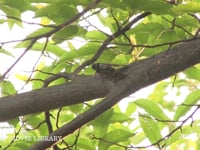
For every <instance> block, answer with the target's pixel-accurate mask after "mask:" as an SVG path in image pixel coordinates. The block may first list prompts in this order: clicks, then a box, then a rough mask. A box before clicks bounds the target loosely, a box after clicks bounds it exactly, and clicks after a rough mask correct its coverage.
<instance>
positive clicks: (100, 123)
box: [91, 109, 113, 137]
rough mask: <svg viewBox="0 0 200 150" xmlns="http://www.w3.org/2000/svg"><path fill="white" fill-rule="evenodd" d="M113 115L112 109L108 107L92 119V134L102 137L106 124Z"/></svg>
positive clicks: (106, 127)
mask: <svg viewBox="0 0 200 150" xmlns="http://www.w3.org/2000/svg"><path fill="white" fill-rule="evenodd" d="M112 116H113V109H110V110H108V111H106V112H105V113H103V114H102V115H100V116H99V117H98V118H97V119H95V120H94V121H92V123H91V124H92V125H93V126H94V135H95V136H97V137H103V136H104V135H105V134H106V133H107V129H108V126H109V124H110V118H111V117H112Z"/></svg>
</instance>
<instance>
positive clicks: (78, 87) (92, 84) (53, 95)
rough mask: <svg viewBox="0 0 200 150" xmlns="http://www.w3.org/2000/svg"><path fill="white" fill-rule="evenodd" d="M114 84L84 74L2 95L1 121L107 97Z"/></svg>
mask: <svg viewBox="0 0 200 150" xmlns="http://www.w3.org/2000/svg"><path fill="white" fill-rule="evenodd" d="M112 84H113V83H112V82H110V81H106V80H102V79H101V78H100V77H98V76H82V77H81V79H78V80H76V81H72V82H70V83H66V84H62V85H57V86H52V87H48V88H43V89H39V90H34V91H31V92H27V93H22V94H17V95H14V96H8V97H2V98H0V122H2V121H7V120H10V119H13V118H16V117H18V116H21V115H25V114H32V113H37V112H42V111H47V110H50V109H54V108H58V107H62V106H66V105H73V104H77V103H82V102H84V101H88V100H91V99H96V98H100V97H105V95H106V94H107V93H108V92H109V90H110V89H111V87H112V86H113V85H112ZM47 104H48V105H47Z"/></svg>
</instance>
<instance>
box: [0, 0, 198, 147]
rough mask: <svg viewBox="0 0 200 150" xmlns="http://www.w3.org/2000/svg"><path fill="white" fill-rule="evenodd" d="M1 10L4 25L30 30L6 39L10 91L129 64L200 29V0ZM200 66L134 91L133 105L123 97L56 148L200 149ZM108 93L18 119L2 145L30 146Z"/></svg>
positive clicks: (65, 1) (44, 0) (38, 3)
mask: <svg viewBox="0 0 200 150" xmlns="http://www.w3.org/2000/svg"><path fill="white" fill-rule="evenodd" d="M0 10H1V11H0V23H1V26H3V25H6V26H8V27H9V28H10V30H11V32H12V31H13V32H14V30H16V28H17V29H20V30H21V31H24V32H22V33H21V34H23V35H22V36H23V39H21V38H19V37H18V36H16V39H14V40H12V39H11V40H7V41H5V40H3V38H4V36H6V35H1V41H0V44H1V47H0V57H1V58H4V57H6V58H8V59H9V60H10V59H11V60H12V61H13V62H12V63H13V64H11V65H9V64H10V63H8V65H7V64H6V63H7V62H4V63H5V65H6V66H7V69H6V70H2V71H1V78H0V79H1V83H0V86H1V92H2V96H9V95H14V94H16V93H19V92H20V90H23V89H26V88H30V87H31V90H34V89H40V88H44V83H45V82H46V80H47V79H48V78H49V77H50V76H52V75H55V74H58V73H60V72H67V73H69V74H70V73H76V74H77V73H78V74H82V75H94V74H95V71H94V70H93V69H92V67H91V65H92V64H93V63H104V64H112V65H114V66H115V67H116V68H117V67H120V66H126V65H128V64H130V63H132V62H135V61H138V60H141V59H147V58H149V57H151V56H153V55H156V54H159V53H160V52H163V51H166V50H168V49H170V48H171V47H173V46H175V45H176V44H179V43H183V42H185V41H187V40H192V39H194V38H196V37H197V35H198V34H199V21H200V20H199V14H198V13H199V12H200V1H199V0H171V1H165V0H114V1H111V0H96V1H95V0H20V1H19V0H1V2H0ZM32 13H33V14H34V17H33V18H31V19H32V20H31V21H27V20H30V18H29V16H27V15H26V14H28V15H30V14H32ZM145 13H146V14H145ZM141 14H144V16H143V17H141V18H138V20H137V21H133V20H134V19H135V18H137V17H138V16H140V15H141ZM24 16H26V17H24ZM26 19H27V20H26ZM27 29H28V32H29V33H28V34H26V33H25V31H26V30H27ZM20 37H21V35H20ZM19 52H20V53H21V55H20V56H19V55H18V53H19ZM29 53H31V55H32V58H30V59H32V60H33V61H34V63H33V64H31V63H30V65H29V66H28V67H29V70H25V71H26V72H20V71H18V70H17V71H14V68H15V66H17V64H18V63H20V61H21V60H22V59H23V58H24V57H26V55H28V54H29ZM27 63H28V62H27ZM199 73H200V66H199V65H198V64H197V65H195V66H193V67H191V68H189V69H187V70H184V71H183V72H181V73H179V74H176V75H174V76H172V77H170V78H168V79H167V80H163V81H160V82H159V83H157V84H156V85H155V86H154V89H153V90H152V92H151V93H150V94H148V95H147V96H141V95H140V97H138V96H137V95H136V96H135V97H134V96H130V97H129V98H128V100H127V101H129V102H127V104H128V105H127V106H123V108H122V104H121V103H120V104H117V105H115V106H114V107H113V108H111V109H110V110H108V111H106V112H104V113H103V114H102V115H100V116H98V117H97V118H96V119H95V120H93V121H91V122H89V123H87V124H86V125H84V126H82V127H81V128H80V129H77V130H76V131H75V132H74V133H73V134H71V135H68V136H67V137H65V138H63V139H62V140H60V141H59V142H58V143H57V146H56V147H54V148H52V149H56V148H60V149H74V150H75V149H83V150H84V149H85V150H94V149H98V150H105V149H109V150H121V149H140V148H141V149H148V148H152V147H153V148H158V149H161V148H166V149H169V150H173V149H180V148H183V149H189V148H193V149H197V148H198V147H200V142H199V141H200V139H199V138H200V137H199V135H198V134H199V133H200V131H199V126H200V124H199V121H200V118H199V117H198V116H196V115H195V114H196V113H197V111H198V109H199V108H200V107H199V105H197V104H198V101H199V99H200V90H199V81H200V77H199ZM13 76H14V77H15V80H13ZM16 80H17V81H16ZM18 82H20V83H23V84H21V86H20V87H19V86H18V85H17V83H18ZM65 82H70V81H66V79H58V80H55V81H54V80H52V81H51V82H50V83H49V84H48V86H55V85H59V84H63V83H65ZM138 82H140V81H138ZM97 86H98V85H97ZM77 94H78V93H77ZM144 95H145V94H144ZM101 100H102V99H97V100H95V101H89V102H87V103H83V104H82V103H81V104H77V105H73V106H66V107H62V108H59V109H56V110H50V111H49V112H45V113H44V112H42V113H38V114H32V115H26V116H23V117H20V119H18V118H17V119H13V120H10V121H8V123H9V125H12V126H13V127H14V129H15V132H14V133H12V134H9V135H8V137H7V138H5V139H4V140H3V141H2V142H1V144H0V146H1V147H2V148H4V149H15V150H17V149H28V148H30V147H31V146H32V145H33V144H35V143H37V142H39V141H40V140H41V139H38V138H39V137H42V136H46V135H48V134H49V133H51V132H53V131H54V130H57V129H58V128H60V127H61V126H63V125H65V124H66V123H68V122H70V121H71V120H72V119H74V118H76V117H77V116H78V115H79V114H81V113H83V112H85V111H87V110H88V109H89V108H90V107H92V106H93V105H95V104H97V103H99V101H101ZM124 101H126V100H124ZM2 130H3V129H2ZM191 136H192V137H194V138H190V137H191ZM13 139H14V140H13Z"/></svg>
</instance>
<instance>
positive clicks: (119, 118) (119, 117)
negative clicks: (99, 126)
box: [110, 112, 130, 123]
mask: <svg viewBox="0 0 200 150" xmlns="http://www.w3.org/2000/svg"><path fill="white" fill-rule="evenodd" d="M129 119H130V117H129V116H128V115H126V114H124V113H117V112H115V113H114V114H113V116H112V117H111V118H110V122H111V123H113V122H121V123H123V122H125V121H128V120H129Z"/></svg>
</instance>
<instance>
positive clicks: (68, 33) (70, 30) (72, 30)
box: [52, 25, 78, 43]
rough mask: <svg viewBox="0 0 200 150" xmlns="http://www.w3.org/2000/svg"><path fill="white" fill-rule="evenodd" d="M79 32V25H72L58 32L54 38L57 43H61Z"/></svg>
mask: <svg viewBox="0 0 200 150" xmlns="http://www.w3.org/2000/svg"><path fill="white" fill-rule="evenodd" d="M77 32H78V27H77V26H76V25H70V26H67V27H65V28H64V29H62V30H60V31H58V32H56V33H55V34H54V35H53V37H52V39H53V40H54V41H55V42H56V43H61V42H63V41H65V40H67V39H71V38H72V36H73V35H75V34H76V33H77Z"/></svg>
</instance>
